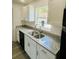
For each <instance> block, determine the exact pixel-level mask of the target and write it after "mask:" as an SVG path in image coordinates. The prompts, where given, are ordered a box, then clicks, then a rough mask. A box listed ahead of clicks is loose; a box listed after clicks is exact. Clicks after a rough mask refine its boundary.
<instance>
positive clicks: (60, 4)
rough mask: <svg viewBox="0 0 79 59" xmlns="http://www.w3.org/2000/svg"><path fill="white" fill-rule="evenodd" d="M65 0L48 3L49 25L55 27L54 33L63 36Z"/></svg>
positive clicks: (54, 0)
mask: <svg viewBox="0 0 79 59" xmlns="http://www.w3.org/2000/svg"><path fill="white" fill-rule="evenodd" d="M65 3H66V1H65V0H49V2H48V23H49V24H51V25H52V27H53V30H54V31H53V33H55V34H57V35H61V29H62V20H63V10H64V8H65Z"/></svg>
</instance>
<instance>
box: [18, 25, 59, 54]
mask: <svg viewBox="0 0 79 59" xmlns="http://www.w3.org/2000/svg"><path fill="white" fill-rule="evenodd" d="M17 28H18V29H19V30H20V31H22V32H23V33H24V34H26V35H27V36H29V37H30V38H32V40H34V41H35V42H36V43H38V44H39V45H41V46H42V47H44V48H45V49H47V50H48V51H49V52H51V53H52V54H54V55H56V54H57V52H58V51H59V50H60V40H59V38H58V37H55V36H52V37H51V36H49V35H46V36H45V37H44V38H42V39H41V40H38V39H36V38H34V37H33V36H32V35H30V34H29V32H30V31H33V29H29V28H25V27H21V26H18V27H17Z"/></svg>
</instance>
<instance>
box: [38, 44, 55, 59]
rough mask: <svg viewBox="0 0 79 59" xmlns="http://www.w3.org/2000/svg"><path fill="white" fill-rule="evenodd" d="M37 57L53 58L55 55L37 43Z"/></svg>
mask: <svg viewBox="0 0 79 59" xmlns="http://www.w3.org/2000/svg"><path fill="white" fill-rule="evenodd" d="M37 49H38V57H37V59H55V55H53V54H51V53H50V52H49V51H48V50H46V49H45V48H43V47H42V46H40V45H38V46H37Z"/></svg>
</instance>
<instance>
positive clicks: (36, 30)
mask: <svg viewBox="0 0 79 59" xmlns="http://www.w3.org/2000/svg"><path fill="white" fill-rule="evenodd" d="M37 25H38V24H36V25H35V30H34V32H35V33H37V34H38V35H39V38H40V37H41V35H40V34H41V33H42V31H41V26H40V28H39V29H37ZM34 35H35V34H34Z"/></svg>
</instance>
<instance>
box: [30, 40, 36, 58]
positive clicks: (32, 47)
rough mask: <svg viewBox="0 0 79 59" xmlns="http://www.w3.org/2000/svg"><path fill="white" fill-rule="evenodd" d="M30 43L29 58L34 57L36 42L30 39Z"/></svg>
mask: <svg viewBox="0 0 79 59" xmlns="http://www.w3.org/2000/svg"><path fill="white" fill-rule="evenodd" d="M30 43H31V48H30V49H31V56H30V57H31V59H36V42H34V41H33V40H32V39H31V41H30Z"/></svg>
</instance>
